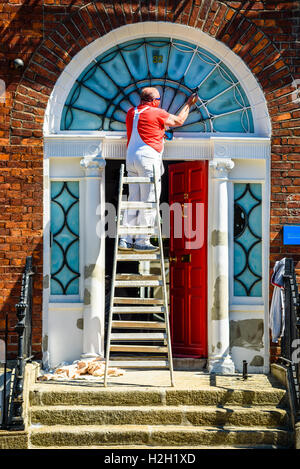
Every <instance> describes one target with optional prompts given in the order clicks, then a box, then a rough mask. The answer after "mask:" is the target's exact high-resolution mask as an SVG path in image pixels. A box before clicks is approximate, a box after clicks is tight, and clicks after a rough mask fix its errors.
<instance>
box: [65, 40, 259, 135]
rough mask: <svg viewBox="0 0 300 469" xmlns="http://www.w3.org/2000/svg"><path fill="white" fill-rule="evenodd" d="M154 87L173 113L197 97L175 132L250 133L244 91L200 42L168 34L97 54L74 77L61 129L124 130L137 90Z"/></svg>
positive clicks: (221, 63)
mask: <svg viewBox="0 0 300 469" xmlns="http://www.w3.org/2000/svg"><path fill="white" fill-rule="evenodd" d="M145 86H155V87H157V88H158V89H159V91H160V93H161V97H162V100H161V107H162V108H164V109H166V110H167V111H168V112H170V113H172V114H176V113H178V111H179V110H180V108H181V106H182V105H183V104H184V102H185V101H186V99H187V97H188V96H189V95H190V94H191V93H192V92H195V91H196V92H197V94H198V96H199V100H198V102H197V104H196V105H195V106H194V107H193V109H192V110H191V112H190V114H189V117H188V119H187V120H186V121H185V123H184V125H183V126H182V127H180V128H177V131H178V132H192V133H212V132H226V133H253V132H254V126H253V118H252V112H251V109H250V104H249V101H248V99H247V96H246V94H245V92H244V90H243V88H242V86H241V84H240V83H239V80H238V79H237V78H236V77H235V75H234V73H233V72H232V71H231V70H230V69H229V68H228V67H227V66H226V65H225V64H224V63H223V62H222V61H221V60H220V59H219V58H217V57H216V56H215V55H213V54H211V53H210V52H208V51H206V50H204V49H203V48H201V47H200V46H197V45H194V44H191V43H188V42H185V41H181V40H177V39H176V40H175V39H169V38H141V39H135V40H132V41H127V42H125V43H122V44H120V45H117V46H115V47H113V48H111V49H110V50H108V51H107V52H105V53H103V54H101V55H99V56H98V57H97V58H96V59H95V60H94V61H93V62H92V63H91V64H90V65H89V66H88V67H87V68H86V69H85V70H84V71H83V72H82V73H81V74H80V76H79V77H78V78H77V80H76V81H75V83H74V85H73V87H72V89H71V91H70V93H69V95H68V97H67V100H66V102H65V105H64V108H63V113H62V118H61V130H73V131H74V130H97V131H106V132H114V131H115V132H118V131H119V132H120V131H125V130H126V128H125V118H126V113H127V111H128V109H129V108H130V107H132V106H136V105H138V104H139V92H140V90H141V88H143V87H145Z"/></svg>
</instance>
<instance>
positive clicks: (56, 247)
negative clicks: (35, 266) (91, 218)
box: [50, 181, 80, 295]
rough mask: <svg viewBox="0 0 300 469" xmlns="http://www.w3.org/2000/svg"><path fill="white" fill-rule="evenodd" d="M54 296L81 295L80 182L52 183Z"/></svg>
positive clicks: (52, 270) (51, 224)
mask: <svg viewBox="0 0 300 469" xmlns="http://www.w3.org/2000/svg"><path fill="white" fill-rule="evenodd" d="M50 230H51V234H52V243H51V285H50V291H51V294H52V295H75V294H78V293H79V280H78V278H79V276H80V274H79V183H78V182H77V181H72V182H66V181H63V182H61V181H59V182H52V183H51V223H50Z"/></svg>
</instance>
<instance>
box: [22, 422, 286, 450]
mask: <svg viewBox="0 0 300 469" xmlns="http://www.w3.org/2000/svg"><path fill="white" fill-rule="evenodd" d="M292 435H293V434H292V433H290V432H289V431H286V430H281V429H277V428H261V427H258V428H256V427H250V428H247V427H242V428H236V427H229V426H228V427H225V428H216V427H187V426H178V425H176V426H171V425H170V426H143V425H132V426H130V428H125V427H124V426H122V425H121V426H120V425H114V426H110V427H107V426H106V427H102V428H100V427H99V426H92V425H89V426H84V425H83V426H76V427H70V426H60V425H55V426H52V427H47V426H40V427H32V428H31V435H30V447H39V446H43V447H47V446H59V447H60V446H77V445H80V446H83V445H85V446H91V445H97V446H102V447H105V446H108V445H114V446H116V445H124V447H125V446H126V447H127V445H137V446H139V445H150V446H159V445H161V446H163V447H170V448H172V447H173V446H184V445H186V446H191V447H194V446H195V445H197V446H199V445H206V446H211V445H221V444H226V445H235V444H239V445H261V444H262V445H276V446H289V445H291V443H292Z"/></svg>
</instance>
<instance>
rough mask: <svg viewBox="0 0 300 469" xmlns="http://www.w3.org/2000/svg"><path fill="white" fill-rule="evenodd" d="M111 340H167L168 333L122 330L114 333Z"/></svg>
mask: <svg viewBox="0 0 300 469" xmlns="http://www.w3.org/2000/svg"><path fill="white" fill-rule="evenodd" d="M110 338H111V340H112V341H114V340H118V341H122V340H124V341H127V340H128V341H131V340H137V341H139V340H140V341H144V340H146V341H151V340H165V339H166V334H164V333H163V332H152V333H151V332H150V333H147V332H143V333H141V332H136V333H134V332H123V333H122V332H120V333H116V332H114V333H112V334H111V336H110Z"/></svg>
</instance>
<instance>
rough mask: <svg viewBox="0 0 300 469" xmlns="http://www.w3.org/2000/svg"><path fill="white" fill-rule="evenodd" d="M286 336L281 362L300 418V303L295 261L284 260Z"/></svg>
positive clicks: (283, 341) (282, 347) (294, 409)
mask: <svg viewBox="0 0 300 469" xmlns="http://www.w3.org/2000/svg"><path fill="white" fill-rule="evenodd" d="M284 262H285V264H284V274H283V280H284V334H283V337H282V338H281V356H280V361H281V362H282V363H283V364H284V365H285V366H286V367H287V372H288V387H289V395H290V403H291V406H292V408H293V414H294V417H297V419H298V417H299V416H300V394H299V382H300V302H299V291H298V285H297V280H296V273H295V267H294V261H293V259H290V258H285V259H284Z"/></svg>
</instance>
